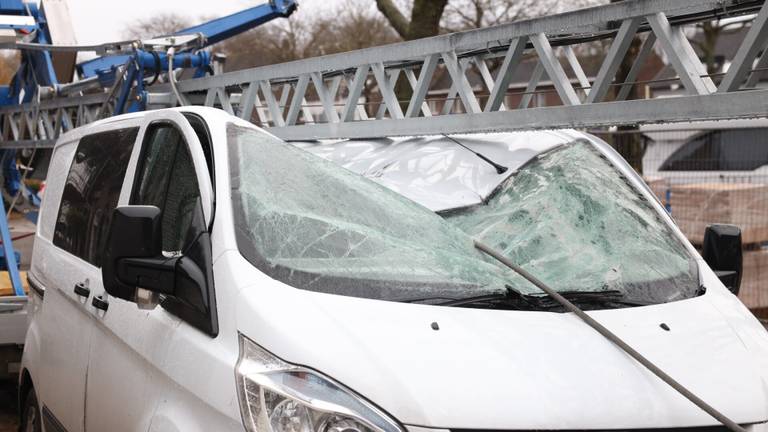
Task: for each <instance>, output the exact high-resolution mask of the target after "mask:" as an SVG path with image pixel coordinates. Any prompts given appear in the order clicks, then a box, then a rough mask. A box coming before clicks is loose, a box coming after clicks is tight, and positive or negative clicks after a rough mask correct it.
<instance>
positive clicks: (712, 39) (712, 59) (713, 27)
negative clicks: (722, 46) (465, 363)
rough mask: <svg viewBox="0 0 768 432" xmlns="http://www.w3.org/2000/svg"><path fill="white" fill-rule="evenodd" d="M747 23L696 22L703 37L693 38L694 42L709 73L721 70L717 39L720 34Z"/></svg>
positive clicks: (737, 28)
mask: <svg viewBox="0 0 768 432" xmlns="http://www.w3.org/2000/svg"><path fill="white" fill-rule="evenodd" d="M744 26H745V24H744V22H742V21H731V22H727V21H722V20H719V19H718V20H715V21H706V22H703V23H699V24H696V28H697V29H698V30H699V31H701V35H702V37H701V39H698V38H695V39H693V43H694V45H695V46H696V48H698V49H699V53H700V54H701V57H702V60H703V61H704V63H705V64H706V65H707V73H710V74H714V73H717V72H720V68H722V66H723V65H722V63H721V62H720V60H722V59H718V58H717V52H716V50H717V41H718V40H719V39H720V36H721V35H723V34H724V33H726V32H728V31H739V30H741V29H742V28H744Z"/></svg>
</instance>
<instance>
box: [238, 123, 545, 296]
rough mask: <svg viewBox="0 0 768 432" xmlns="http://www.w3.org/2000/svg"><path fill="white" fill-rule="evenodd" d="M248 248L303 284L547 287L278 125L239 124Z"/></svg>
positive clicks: (485, 290) (475, 290)
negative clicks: (270, 129) (278, 131)
mask: <svg viewBox="0 0 768 432" xmlns="http://www.w3.org/2000/svg"><path fill="white" fill-rule="evenodd" d="M228 142H229V152H230V170H231V176H232V200H233V209H234V213H235V225H236V230H237V232H236V234H237V242H238V249H239V250H240V252H241V254H242V255H243V256H244V257H245V258H246V259H247V260H248V261H250V262H251V263H252V264H253V265H255V266H256V267H257V268H259V269H260V270H261V271H263V272H264V273H266V274H268V275H269V276H271V277H272V278H275V279H277V280H280V281H282V282H285V283H287V284H289V285H291V286H294V287H296V288H301V289H307V290H313V291H320V292H328V293H334V294H341V295H348V296H355V297H365V298H375V299H385V300H410V299H414V298H424V297H429V298H457V297H463V296H467V295H477V294H489V293H498V292H504V291H505V290H506V288H505V285H507V284H509V285H510V286H514V288H515V289H517V290H519V291H521V292H526V293H537V292H539V291H538V289H537V288H535V287H534V286H533V285H530V284H529V283H528V282H527V281H525V280H524V279H522V278H521V277H520V276H518V275H516V274H514V273H512V272H511V271H508V270H506V269H503V268H501V267H500V266H499V265H498V264H496V263H495V262H494V261H493V260H492V259H491V258H488V257H486V256H485V255H483V254H482V253H480V252H479V251H477V250H476V249H475V248H474V246H473V243H472V239H471V238H470V237H469V236H467V235H466V234H465V233H464V232H462V231H461V230H460V229H458V228H456V227H454V226H453V225H451V224H449V223H447V222H446V221H445V220H444V219H442V218H441V217H440V216H438V215H437V214H435V213H433V212H431V211H429V210H428V209H426V208H424V207H422V206H420V205H418V204H416V203H414V202H412V201H410V200H408V199H406V198H404V197H402V196H401V195H398V194H396V193H394V192H392V191H390V190H388V189H386V188H384V187H383V186H380V185H378V184H376V183H374V182H372V181H370V180H368V179H365V178H363V177H361V176H359V175H357V174H354V173H352V172H350V171H347V170H346V169H344V168H341V167H339V166H338V165H336V164H333V163H332V162H328V161H325V160H323V159H321V158H319V157H317V156H314V155H312V154H309V153H307V152H305V151H303V150H300V149H297V148H295V147H293V146H290V145H288V144H286V143H284V142H282V141H280V140H278V139H276V138H274V137H271V136H269V135H268V134H266V133H264V132H261V131H258V130H254V129H249V128H244V127H239V126H235V125H229V127H228Z"/></svg>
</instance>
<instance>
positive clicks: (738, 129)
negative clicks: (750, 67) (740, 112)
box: [593, 121, 768, 318]
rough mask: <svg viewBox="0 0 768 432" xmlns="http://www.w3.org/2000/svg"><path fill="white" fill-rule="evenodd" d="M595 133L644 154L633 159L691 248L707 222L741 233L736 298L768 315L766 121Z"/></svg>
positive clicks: (767, 161) (767, 126) (767, 131)
mask: <svg viewBox="0 0 768 432" xmlns="http://www.w3.org/2000/svg"><path fill="white" fill-rule="evenodd" d="M593 133H595V134H596V135H598V136H600V137H601V138H603V139H605V140H606V141H607V142H609V143H612V144H614V146H616V145H622V146H625V148H626V146H630V147H634V150H635V151H628V152H624V153H625V154H637V155H642V160H632V161H629V162H630V163H631V164H632V165H633V166H634V167H636V168H637V169H642V174H643V177H644V178H645V180H646V182H647V183H648V185H649V186H650V187H651V189H652V190H653V191H654V192H655V194H656V195H657V196H658V197H659V200H660V201H661V202H662V203H663V204H664V206H665V207H666V208H667V210H668V211H669V212H670V214H671V215H672V217H673V218H674V219H675V221H676V222H677V224H678V226H679V227H680V229H681V230H682V231H683V233H684V234H685V235H686V236H687V237H688V239H689V240H690V241H691V242H692V243H693V244H694V245H696V246H700V245H701V244H702V242H703V239H704V231H705V229H706V227H707V225H710V224H713V223H727V224H734V225H737V226H739V227H740V228H741V229H742V237H743V242H744V276H743V280H742V285H741V293H740V294H739V297H740V298H741V299H742V301H743V302H744V303H745V304H746V305H747V306H748V307H749V308H750V309H752V310H753V311H754V312H755V313H756V314H757V315H758V316H761V317H762V318H768V121H748V122H745V121H734V122H726V123H716V124H709V125H696V126H695V127H692V126H689V127H687V128H686V127H684V126H683V127H681V126H676V127H675V126H669V127H660V126H656V127H646V128H642V129H640V130H620V131H609V132H606V131H593ZM638 149H639V151H637V150H638ZM638 157H639V156H638Z"/></svg>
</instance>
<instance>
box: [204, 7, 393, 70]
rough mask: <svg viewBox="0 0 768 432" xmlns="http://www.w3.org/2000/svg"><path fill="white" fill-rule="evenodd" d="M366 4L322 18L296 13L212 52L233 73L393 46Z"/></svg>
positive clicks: (387, 31) (381, 20)
mask: <svg viewBox="0 0 768 432" xmlns="http://www.w3.org/2000/svg"><path fill="white" fill-rule="evenodd" d="M367 1H369V0H348V1H346V2H345V3H344V4H342V5H341V6H339V7H337V8H334V9H332V10H330V11H328V12H327V13H326V15H322V16H317V15H315V16H303V15H299V14H301V13H302V12H301V11H299V12H298V13H297V14H296V15H294V16H293V17H291V19H289V20H280V21H275V22H272V23H269V24H267V25H264V26H261V27H258V28H255V29H253V30H251V31H249V32H247V33H245V34H243V35H240V36H238V37H235V38H232V39H231V40H229V41H226V42H224V43H222V44H220V45H218V46H216V47H215V49H216V50H219V51H221V52H223V53H225V54H227V56H228V59H227V70H237V69H243V68H248V67H255V66H262V65H267V64H274V63H282V62H287V61H292V60H298V59H302V58H307V57H316V56H320V55H326V54H334V53H339V52H345V51H350V50H356V49H362V48H368V47H371V46H375V45H383V44H388V43H392V42H396V41H397V40H398V39H399V38H398V35H397V34H396V33H395V31H394V30H392V28H390V26H389V25H388V23H387V21H386V20H385V19H384V18H383V17H381V16H380V15H379V14H378V13H376V12H375V11H373V10H371V8H370V7H368V6H369V5H370V3H367Z"/></svg>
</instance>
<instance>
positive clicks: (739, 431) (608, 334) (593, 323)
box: [475, 240, 746, 432]
mask: <svg viewBox="0 0 768 432" xmlns="http://www.w3.org/2000/svg"><path fill="white" fill-rule="evenodd" d="M475 247H476V248H478V249H479V250H480V251H482V252H484V253H485V254H487V255H489V256H491V257H492V258H493V259H495V260H496V261H498V262H500V263H502V264H504V265H505V266H507V267H509V268H510V269H512V270H513V271H515V273H517V274H519V275H520V276H522V277H524V278H525V279H526V280H527V281H528V282H530V283H532V284H534V285H535V286H536V287H537V288H539V289H540V290H542V291H544V292H545V293H546V294H547V295H549V296H550V297H552V299H553V300H555V301H557V302H558V303H560V304H561V305H563V307H564V308H566V309H568V310H569V311H570V312H573V313H574V314H575V315H576V316H577V317H579V318H580V319H581V320H582V321H584V323H586V324H587V325H588V326H590V327H592V328H593V329H594V330H595V331H596V332H598V333H600V334H601V335H602V336H603V337H604V338H606V339H608V340H609V341H611V342H613V343H614V344H615V345H616V346H617V347H619V348H620V349H621V350H622V351H624V352H625V353H627V354H628V355H629V356H630V357H632V358H633V359H635V360H636V361H637V362H638V363H640V364H641V365H643V366H644V367H645V368H646V369H648V370H649V371H650V372H651V373H653V374H654V375H656V376H657V377H658V378H659V379H661V380H662V381H664V382H665V383H667V385H669V386H670V387H672V388H673V389H675V391H677V392H678V393H680V394H681V395H682V396H683V397H685V398H686V399H688V400H689V401H691V403H693V404H694V405H696V406H697V407H699V408H701V410H702V411H704V412H706V413H707V414H709V415H711V416H712V417H714V418H715V419H717V421H719V422H720V423H722V424H723V425H725V426H726V427H727V428H728V429H730V430H732V431H733V432H746V429H744V428H743V427H741V426H740V425H739V424H738V423H736V422H734V421H733V420H731V419H730V418H728V417H726V416H725V415H724V414H723V413H721V412H720V411H718V410H716V409H715V408H714V407H712V406H711V405H709V404H708V403H706V402H705V401H704V400H702V399H701V398H700V397H698V396H696V395H695V394H693V392H691V391H690V390H688V388H686V387H685V386H683V385H682V384H680V383H679V382H677V381H676V380H675V379H674V378H672V377H671V376H670V375H669V374H667V373H666V372H664V371H663V370H661V369H660V368H659V367H658V366H656V365H655V364H654V363H653V362H651V361H650V360H648V359H647V358H646V357H645V356H643V355H642V354H640V353H639V352H638V351H637V350H636V349H634V348H632V347H631V346H630V345H629V344H627V343H626V342H624V340H623V339H622V338H620V337H619V336H617V335H616V334H615V333H613V332H612V331H610V330H608V328H607V327H605V326H604V325H602V324H600V323H599V322H597V320H595V319H594V318H592V317H591V316H589V315H588V314H587V313H586V312H584V311H583V310H581V309H580V308H579V307H578V306H576V305H575V304H573V303H571V302H570V301H569V300H568V299H566V298H565V297H563V296H562V295H561V294H560V293H558V292H557V291H555V290H553V289H552V288H551V287H549V286H548V285H547V284H545V283H544V282H542V281H540V280H539V279H538V278H536V276H534V275H532V274H530V273H528V272H527V271H526V270H525V269H523V268H521V267H520V266H518V265H516V264H515V263H513V262H512V261H511V260H510V259H508V258H507V257H505V256H504V255H502V254H500V253H499V252H497V251H495V250H494V249H492V248H490V247H488V246H486V245H484V244H482V243H480V242H478V241H477V240H475Z"/></svg>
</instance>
